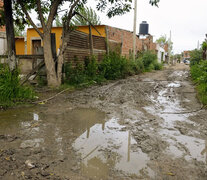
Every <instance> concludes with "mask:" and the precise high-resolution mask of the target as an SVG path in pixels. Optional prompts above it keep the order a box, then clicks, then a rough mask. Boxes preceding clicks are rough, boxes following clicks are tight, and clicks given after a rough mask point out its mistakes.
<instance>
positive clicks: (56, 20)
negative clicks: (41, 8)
mask: <svg viewBox="0 0 207 180" xmlns="http://www.w3.org/2000/svg"><path fill="white" fill-rule="evenodd" d="M55 25H56V27H62V26H63V23H62V22H61V19H60V17H59V16H58V15H57V16H56V17H55Z"/></svg>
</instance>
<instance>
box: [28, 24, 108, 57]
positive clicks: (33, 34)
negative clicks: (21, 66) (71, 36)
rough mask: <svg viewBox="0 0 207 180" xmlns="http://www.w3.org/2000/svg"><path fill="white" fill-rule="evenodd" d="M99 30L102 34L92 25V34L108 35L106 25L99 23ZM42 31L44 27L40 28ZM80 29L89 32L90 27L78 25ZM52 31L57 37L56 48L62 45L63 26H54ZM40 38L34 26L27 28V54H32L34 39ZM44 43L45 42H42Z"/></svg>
mask: <svg viewBox="0 0 207 180" xmlns="http://www.w3.org/2000/svg"><path fill="white" fill-rule="evenodd" d="M96 28H97V30H98V31H99V32H100V34H101V35H100V34H99V33H98V32H97V31H96V30H95V29H94V28H93V27H92V34H93V35H95V36H102V37H106V33H105V25H97V26H96ZM39 29H40V31H41V32H42V28H39ZM77 30H78V31H81V32H84V33H87V34H89V28H88V26H79V27H77ZM52 33H55V34H56V35H55V37H56V50H58V48H59V47H60V44H61V36H62V27H53V28H52ZM38 38H39V39H40V36H39V34H38V33H37V32H36V31H35V29H33V28H29V29H27V54H32V39H38ZM42 45H43V44H42Z"/></svg>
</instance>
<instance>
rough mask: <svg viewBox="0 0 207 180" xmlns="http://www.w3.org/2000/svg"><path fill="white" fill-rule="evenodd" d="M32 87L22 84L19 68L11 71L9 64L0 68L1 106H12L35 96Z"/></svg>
mask: <svg viewBox="0 0 207 180" xmlns="http://www.w3.org/2000/svg"><path fill="white" fill-rule="evenodd" d="M34 95H35V94H34V92H33V90H32V89H31V88H30V87H26V86H21V84H20V79H19V72H18V70H14V71H13V72H10V70H9V68H8V66H3V67H1V68H0V106H3V107H6V106H11V105H13V104H15V103H19V102H22V101H25V100H28V99H33V98H34Z"/></svg>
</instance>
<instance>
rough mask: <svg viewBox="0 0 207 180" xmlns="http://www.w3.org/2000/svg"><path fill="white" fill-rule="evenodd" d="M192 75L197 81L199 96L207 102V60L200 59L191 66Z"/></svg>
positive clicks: (202, 100) (204, 102)
mask: <svg viewBox="0 0 207 180" xmlns="http://www.w3.org/2000/svg"><path fill="white" fill-rule="evenodd" d="M190 71H191V77H192V79H193V80H194V81H195V82H196V83H197V89H198V96H199V98H200V100H201V102H202V103H203V104H205V105H206V104H207V61H200V62H199V63H196V64H194V65H192V66H191V69H190Z"/></svg>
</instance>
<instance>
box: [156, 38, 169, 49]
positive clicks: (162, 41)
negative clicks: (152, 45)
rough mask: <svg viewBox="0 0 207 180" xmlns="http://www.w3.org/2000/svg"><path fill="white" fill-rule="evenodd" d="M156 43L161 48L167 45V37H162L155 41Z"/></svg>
mask: <svg viewBox="0 0 207 180" xmlns="http://www.w3.org/2000/svg"><path fill="white" fill-rule="evenodd" d="M156 43H158V44H159V45H160V46H161V47H163V46H164V45H165V44H166V43H167V36H166V35H162V36H161V37H160V38H159V39H157V40H156Z"/></svg>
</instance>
